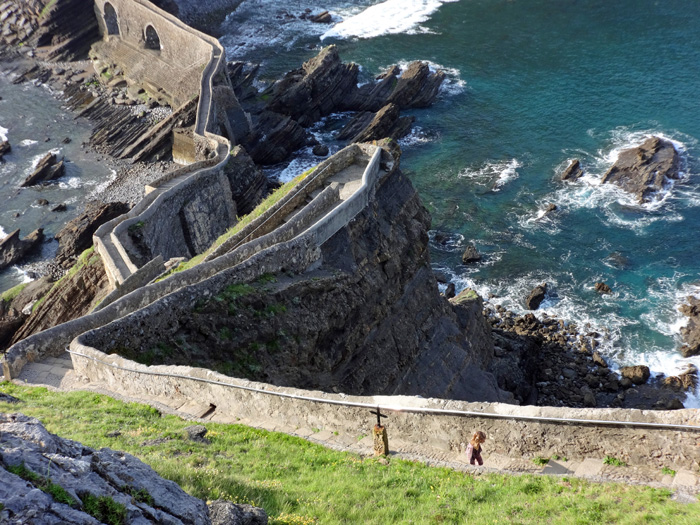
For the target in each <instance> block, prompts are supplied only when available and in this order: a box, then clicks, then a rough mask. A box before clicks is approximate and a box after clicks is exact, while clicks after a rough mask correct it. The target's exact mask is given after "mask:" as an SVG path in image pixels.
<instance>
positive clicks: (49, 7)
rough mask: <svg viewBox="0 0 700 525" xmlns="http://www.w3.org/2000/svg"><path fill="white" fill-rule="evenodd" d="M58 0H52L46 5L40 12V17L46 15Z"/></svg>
mask: <svg viewBox="0 0 700 525" xmlns="http://www.w3.org/2000/svg"><path fill="white" fill-rule="evenodd" d="M57 1H58V0H51V1H50V2H49V3H48V4H46V5H45V6H44V8H43V9H42V10H41V13H39V18H43V17H44V16H46V13H48V12H49V11H50V10H51V8H52V7H53V6H54V5H55V4H56V2H57Z"/></svg>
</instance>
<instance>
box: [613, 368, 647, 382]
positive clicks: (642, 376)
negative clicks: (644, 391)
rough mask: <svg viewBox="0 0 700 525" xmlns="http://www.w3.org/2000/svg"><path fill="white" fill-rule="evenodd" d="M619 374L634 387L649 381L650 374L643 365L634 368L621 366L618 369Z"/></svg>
mask: <svg viewBox="0 0 700 525" xmlns="http://www.w3.org/2000/svg"><path fill="white" fill-rule="evenodd" d="M620 374H621V375H622V377H626V378H627V379H629V380H630V381H632V382H633V383H634V384H635V385H643V384H644V383H646V382H647V381H648V380H649V376H650V375H651V372H650V371H649V367H648V366H645V365H636V366H623V367H622V368H620Z"/></svg>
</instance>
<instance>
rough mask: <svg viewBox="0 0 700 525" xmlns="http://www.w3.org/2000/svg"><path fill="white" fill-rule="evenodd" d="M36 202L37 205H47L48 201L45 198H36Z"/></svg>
mask: <svg viewBox="0 0 700 525" xmlns="http://www.w3.org/2000/svg"><path fill="white" fill-rule="evenodd" d="M36 203H37V204H38V205H39V206H48V205H49V201H47V200H46V199H38V200H37V201H36Z"/></svg>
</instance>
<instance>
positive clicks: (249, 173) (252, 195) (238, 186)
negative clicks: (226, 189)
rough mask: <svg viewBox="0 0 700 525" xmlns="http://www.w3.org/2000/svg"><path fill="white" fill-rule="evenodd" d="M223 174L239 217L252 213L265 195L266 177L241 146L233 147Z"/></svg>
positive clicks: (266, 190) (266, 187) (266, 189)
mask: <svg viewBox="0 0 700 525" xmlns="http://www.w3.org/2000/svg"><path fill="white" fill-rule="evenodd" d="M224 174H225V175H226V177H227V178H228V180H229V182H230V184H231V194H232V197H233V200H234V201H235V203H236V210H237V213H238V215H240V216H243V215H246V214H248V213H250V212H251V211H253V209H254V208H255V206H257V205H258V203H259V202H261V201H262V200H263V197H265V195H267V192H268V180H267V177H266V176H265V174H264V173H263V171H262V170H261V169H260V168H258V167H257V166H256V165H255V163H254V162H253V159H251V158H250V156H249V155H248V152H246V150H245V149H244V148H243V147H242V146H234V147H233V149H232V150H231V154H230V156H229V159H228V162H227V163H226V166H224Z"/></svg>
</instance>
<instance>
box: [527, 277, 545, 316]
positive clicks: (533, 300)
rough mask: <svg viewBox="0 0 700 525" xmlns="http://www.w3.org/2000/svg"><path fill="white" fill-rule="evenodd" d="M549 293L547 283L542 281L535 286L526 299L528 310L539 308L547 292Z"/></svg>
mask: <svg viewBox="0 0 700 525" xmlns="http://www.w3.org/2000/svg"><path fill="white" fill-rule="evenodd" d="M546 293H547V283H542V284H540V285H537V286H535V287H534V288H533V289H532V291H531V292H530V295H528V296H527V299H525V307H526V308H527V309H528V310H537V309H538V308H539V307H540V304H542V301H544V297H545V294H546Z"/></svg>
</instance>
